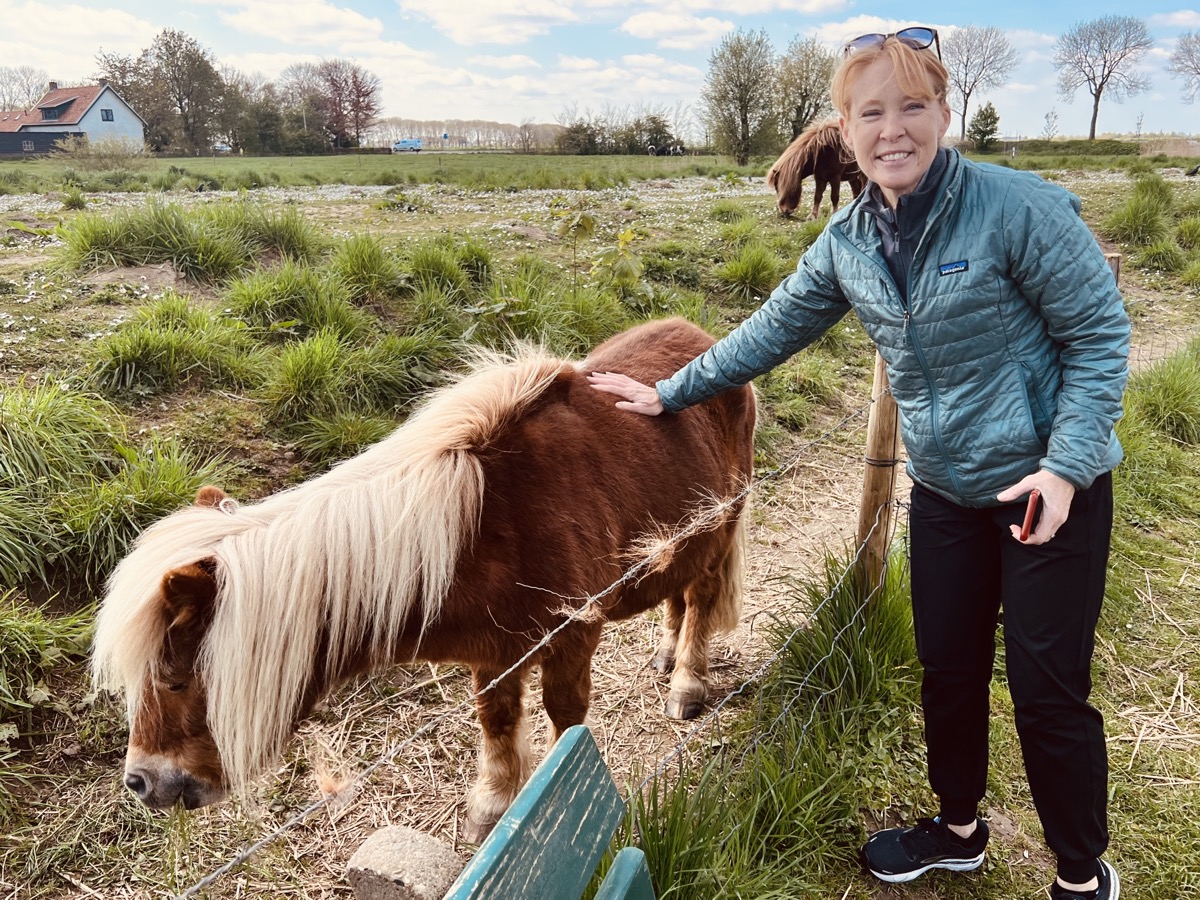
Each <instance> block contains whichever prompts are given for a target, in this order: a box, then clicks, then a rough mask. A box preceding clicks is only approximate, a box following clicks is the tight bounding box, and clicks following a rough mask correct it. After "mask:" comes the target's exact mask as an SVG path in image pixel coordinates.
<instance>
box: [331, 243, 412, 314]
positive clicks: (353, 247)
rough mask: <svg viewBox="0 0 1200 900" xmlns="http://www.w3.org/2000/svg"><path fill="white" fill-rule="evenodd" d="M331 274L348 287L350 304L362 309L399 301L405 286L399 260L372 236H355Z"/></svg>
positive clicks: (334, 261) (337, 253)
mask: <svg viewBox="0 0 1200 900" xmlns="http://www.w3.org/2000/svg"><path fill="white" fill-rule="evenodd" d="M329 270H330V271H331V272H332V273H333V274H334V275H335V276H336V277H337V278H338V279H339V280H340V281H341V283H342V284H343V285H344V286H345V288H346V292H347V295H348V297H349V298H350V301H351V302H352V303H355V304H358V305H364V304H373V303H379V302H381V301H383V300H385V299H388V298H390V297H395V296H397V295H398V294H400V292H401V290H402V289H403V288H404V286H405V280H404V279H403V278H402V277H401V275H400V268H399V266H398V265H397V263H396V260H395V259H394V258H393V257H392V256H391V255H390V254H389V253H388V252H387V251H386V250H385V249H384V247H383V242H382V241H380V240H379V239H378V238H376V237H372V236H370V235H361V234H360V235H354V236H353V237H350V238H347V239H346V240H345V241H343V242H342V243H341V244H339V245H338V246H337V248H336V249H335V250H334V252H333V258H332V259H330V261H329Z"/></svg>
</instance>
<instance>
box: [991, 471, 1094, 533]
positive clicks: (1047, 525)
mask: <svg viewBox="0 0 1200 900" xmlns="http://www.w3.org/2000/svg"><path fill="white" fill-rule="evenodd" d="M1034 488H1037V489H1038V490H1039V491H1041V493H1042V515H1041V517H1040V518H1039V519H1038V522H1037V526H1036V527H1035V528H1034V530H1033V531H1032V532H1031V533H1030V535H1029V539H1028V540H1026V541H1025V542H1024V543H1026V544H1044V543H1046V542H1047V541H1049V540H1050V539H1051V538H1053V537H1054V535H1055V534H1056V533H1057V532H1058V529H1059V528H1061V527H1062V524H1063V522H1065V521H1067V516H1068V514H1070V512H1071V500H1072V499H1073V498H1074V496H1075V485H1073V484H1071V482H1069V481H1067V480H1066V479H1065V478H1061V477H1060V476H1058V475H1055V474H1054V473H1053V472H1048V471H1046V470H1045V469H1040V470H1038V471H1037V472H1034V473H1033V474H1032V475H1026V476H1025V477H1024V478H1022V479H1021V480H1020V481H1018V482H1017V483H1016V484H1014V485H1013V486H1012V487H1010V488H1008V489H1007V490H1004V491H1001V492H1000V493H999V494H997V495H996V499H997V500H999V501H1000V502H1001V503H1011V502H1012V501H1014V500H1020V499H1021V498H1022V497H1024V496H1026V495H1028V494H1029V492H1030V491H1032V490H1033V489H1034ZM1008 527H1009V530H1010V531H1011V532H1012V536H1013V537H1014V538H1016V539H1017V540H1018V541H1019V540H1021V526H1020V525H1010V526H1008Z"/></svg>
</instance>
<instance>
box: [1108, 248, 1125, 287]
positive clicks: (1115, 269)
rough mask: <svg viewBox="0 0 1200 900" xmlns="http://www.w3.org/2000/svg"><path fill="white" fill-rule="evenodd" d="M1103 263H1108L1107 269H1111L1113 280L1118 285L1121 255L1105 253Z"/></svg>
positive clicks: (1119, 281)
mask: <svg viewBox="0 0 1200 900" xmlns="http://www.w3.org/2000/svg"><path fill="white" fill-rule="evenodd" d="M1104 261H1105V262H1107V263H1108V267H1109V268H1110V269H1112V273H1113V280H1115V281H1116V282H1117V284H1118V285H1119V284H1120V283H1121V254H1120V253H1105V254H1104Z"/></svg>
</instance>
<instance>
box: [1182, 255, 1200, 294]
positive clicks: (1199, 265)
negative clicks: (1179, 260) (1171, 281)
mask: <svg viewBox="0 0 1200 900" xmlns="http://www.w3.org/2000/svg"><path fill="white" fill-rule="evenodd" d="M1179 280H1180V281H1182V282H1183V283H1184V284H1186V285H1187V286H1188V287H1200V259H1198V260H1196V261H1195V262H1193V263H1191V264H1189V265H1188V267H1187V268H1186V269H1184V270H1183V272H1182V273H1181V274H1180V276H1179Z"/></svg>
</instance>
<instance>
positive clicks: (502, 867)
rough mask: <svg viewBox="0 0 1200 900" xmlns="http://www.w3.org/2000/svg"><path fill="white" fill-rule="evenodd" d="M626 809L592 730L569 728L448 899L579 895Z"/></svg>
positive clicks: (574, 898) (563, 899)
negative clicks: (601, 755) (593, 737)
mask: <svg viewBox="0 0 1200 900" xmlns="http://www.w3.org/2000/svg"><path fill="white" fill-rule="evenodd" d="M624 811H625V802H624V801H623V800H622V799H621V795H620V793H619V792H618V791H617V786H616V784H614V783H613V779H612V775H611V774H610V773H609V771H608V767H607V766H606V765H605V764H604V760H603V759H602V758H601V757H600V751H599V750H598V749H597V747H596V742H595V741H594V740H593V739H592V735H591V732H590V731H588V730H587V728H586V727H584V726H582V725H575V726H572V727H571V728H568V729H567V730H566V731H565V732H564V733H563V736H562V737H561V738H559V739H558V742H557V743H556V744H555V745H554V747H553V748H552V749H551V751H550V753H549V754H548V755H547V756H546V759H545V761H543V762H542V764H541V765H540V766H538V768H537V771H535V772H534V773H533V777H532V778H530V779H529V783H528V784H526V785H525V787H524V788H522V789H521V792H520V793H519V794H518V795H517V798H516V800H514V801H513V804H512V806H510V807H509V809H508V812H506V813H505V814H504V815H503V816H502V817H501V818H500V821H499V822H498V823H496V827H495V829H494V830H493V831H492V833H491V834H490V835H488V837H487V839H486V840H485V841H484V842H483V844H482V845H480V847H479V850H478V851H477V852H476V853H475V856H474V858H473V859H472V860H471V862H469V863H468V864H467V867H466V868H465V869H463V871H462V872H461V873H460V874H459V876H458V879H457V880H456V881H455V882H454V884H453V885H451V886H450V890H449V892H448V893H447V894H446V897H445V900H468V898H472V900H484V898H487V900H495V898H509V897H512V898H521V900H578V898H579V897H581V896H582V895H583V891H584V888H585V887H586V886H587V884H588V882H589V881H590V880H591V878H592V874H593V873H594V872H595V870H596V866H597V865H598V864H599V862H600V858H601V856H603V855H604V851H605V849H606V848H607V847H608V844H609V841H610V840H611V838H612V834H613V832H614V831H615V830H616V827H617V824H618V823H619V822H620V821H621V816H622V815H623V814H624Z"/></svg>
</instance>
